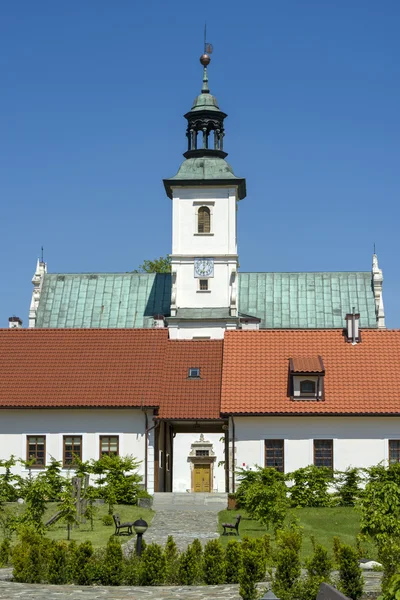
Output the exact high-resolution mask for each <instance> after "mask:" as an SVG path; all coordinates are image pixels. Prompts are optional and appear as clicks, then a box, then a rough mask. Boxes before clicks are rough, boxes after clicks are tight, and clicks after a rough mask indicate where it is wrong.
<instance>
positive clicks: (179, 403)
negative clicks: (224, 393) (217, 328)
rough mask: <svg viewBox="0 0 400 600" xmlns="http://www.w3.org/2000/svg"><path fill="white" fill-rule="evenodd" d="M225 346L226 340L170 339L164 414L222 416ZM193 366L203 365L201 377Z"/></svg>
mask: <svg viewBox="0 0 400 600" xmlns="http://www.w3.org/2000/svg"><path fill="white" fill-rule="evenodd" d="M222 350H223V340H207V341H192V340H190V341H189V340H186V341H184V340H182V341H170V342H168V344H167V355H166V361H165V378H164V385H163V397H162V403H161V407H160V413H159V416H160V418H169V419H172V418H174V419H219V418H220V402H221V377H222ZM189 367H200V378H199V379H197V378H195V379H190V378H189V377H188V371H189Z"/></svg>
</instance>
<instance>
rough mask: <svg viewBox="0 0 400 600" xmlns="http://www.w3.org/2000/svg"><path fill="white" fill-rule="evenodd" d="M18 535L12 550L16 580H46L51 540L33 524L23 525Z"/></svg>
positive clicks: (35, 581)
mask: <svg viewBox="0 0 400 600" xmlns="http://www.w3.org/2000/svg"><path fill="white" fill-rule="evenodd" d="M18 537H19V541H18V543H17V544H16V545H15V546H14V549H13V551H12V562H13V567H14V568H13V578H14V580H15V581H19V582H22V583H40V582H42V581H46V579H47V566H48V558H49V555H50V545H51V542H50V540H48V539H46V538H44V537H43V536H42V535H40V533H38V531H37V530H35V527H34V526H33V525H25V526H23V527H21V528H20V530H19V536H18Z"/></svg>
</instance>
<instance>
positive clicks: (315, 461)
mask: <svg viewBox="0 0 400 600" xmlns="http://www.w3.org/2000/svg"><path fill="white" fill-rule="evenodd" d="M320 442H322V443H324V444H328V443H329V447H330V459H331V465H323V464H322V465H317V456H316V453H317V450H318V449H317V448H316V444H317V443H320ZM313 449H314V463H313V464H314V465H315V466H316V467H327V468H328V469H331V470H332V471H333V469H334V455H333V439H332V438H330V439H329V438H325V439H316V440H313ZM320 460H324V458H323V457H320Z"/></svg>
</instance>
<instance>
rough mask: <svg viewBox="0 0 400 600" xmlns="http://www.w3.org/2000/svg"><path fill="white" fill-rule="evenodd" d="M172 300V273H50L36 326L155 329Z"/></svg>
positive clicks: (166, 313)
mask: <svg viewBox="0 0 400 600" xmlns="http://www.w3.org/2000/svg"><path fill="white" fill-rule="evenodd" d="M170 301H171V276H170V275H169V274H154V273H79V274H69V273H67V274H48V273H47V274H46V275H45V276H44V282H43V288H42V293H41V297H40V302H39V308H38V313H37V320H36V327H56V328H58V327H60V328H64V327H78V328H81V327H82V328H85V327H105V328H108V327H109V328H111V327H122V328H124V327H140V328H142V327H151V324H152V317H153V316H154V315H155V314H163V315H168V314H169V307H170Z"/></svg>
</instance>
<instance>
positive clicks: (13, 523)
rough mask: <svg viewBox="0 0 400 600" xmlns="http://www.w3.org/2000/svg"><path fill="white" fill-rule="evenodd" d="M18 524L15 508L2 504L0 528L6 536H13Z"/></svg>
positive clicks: (0, 508)
mask: <svg viewBox="0 0 400 600" xmlns="http://www.w3.org/2000/svg"><path fill="white" fill-rule="evenodd" d="M17 525H18V517H17V516H16V514H15V509H13V508H11V507H8V506H1V504H0V529H1V532H2V534H3V537H4V538H11V535H12V534H13V533H14V531H15V530H16V528H17Z"/></svg>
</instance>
